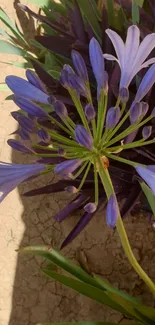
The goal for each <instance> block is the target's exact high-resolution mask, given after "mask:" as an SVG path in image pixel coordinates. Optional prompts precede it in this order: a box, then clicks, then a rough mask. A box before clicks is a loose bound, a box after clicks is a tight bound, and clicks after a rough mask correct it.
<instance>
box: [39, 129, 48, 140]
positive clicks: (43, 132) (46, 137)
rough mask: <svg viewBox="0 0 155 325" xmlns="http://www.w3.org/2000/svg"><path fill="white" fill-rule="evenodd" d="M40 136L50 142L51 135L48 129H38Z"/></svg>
mask: <svg viewBox="0 0 155 325" xmlns="http://www.w3.org/2000/svg"><path fill="white" fill-rule="evenodd" d="M38 136H39V138H40V139H41V140H42V141H45V142H46V141H47V142H49V141H50V135H49V133H48V132H47V131H46V130H44V129H40V130H39V131H38Z"/></svg>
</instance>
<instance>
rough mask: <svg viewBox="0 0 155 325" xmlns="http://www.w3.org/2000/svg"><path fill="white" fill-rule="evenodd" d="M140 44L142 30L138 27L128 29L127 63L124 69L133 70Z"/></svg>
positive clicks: (126, 44)
mask: <svg viewBox="0 0 155 325" xmlns="http://www.w3.org/2000/svg"><path fill="white" fill-rule="evenodd" d="M139 42H140V30H139V28H138V27H137V26H136V25H132V26H130V27H129V28H128V32H127V38H126V43H125V62H124V69H125V70H128V69H131V66H132V65H133V62H134V60H135V57H136V54H137V52H138V48H139Z"/></svg>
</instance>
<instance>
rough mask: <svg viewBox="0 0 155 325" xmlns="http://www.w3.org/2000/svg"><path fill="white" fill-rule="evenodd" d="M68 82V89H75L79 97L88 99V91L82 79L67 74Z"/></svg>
mask: <svg viewBox="0 0 155 325" xmlns="http://www.w3.org/2000/svg"><path fill="white" fill-rule="evenodd" d="M68 80H69V84H70V88H73V89H75V90H76V91H77V93H78V94H79V95H82V96H84V97H86V98H88V97H89V91H88V88H87V86H86V84H85V82H84V81H83V79H81V78H80V77H79V76H77V75H76V74H74V75H73V74H72V75H71V74H69V77H68Z"/></svg>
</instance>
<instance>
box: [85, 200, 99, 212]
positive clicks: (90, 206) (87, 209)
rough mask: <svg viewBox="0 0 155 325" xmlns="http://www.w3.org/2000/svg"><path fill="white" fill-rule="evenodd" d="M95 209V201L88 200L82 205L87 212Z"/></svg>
mask: <svg viewBox="0 0 155 325" xmlns="http://www.w3.org/2000/svg"><path fill="white" fill-rule="evenodd" d="M96 209H97V206H96V204H95V203H92V202H89V203H87V204H86V205H85V206H84V210H85V211H86V212H88V213H94V212H95V211H96Z"/></svg>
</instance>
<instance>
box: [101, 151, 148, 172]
mask: <svg viewBox="0 0 155 325" xmlns="http://www.w3.org/2000/svg"><path fill="white" fill-rule="evenodd" d="M104 154H105V155H106V157H108V158H111V159H113V160H117V161H120V162H122V163H124V164H127V165H130V166H132V167H134V168H135V167H137V166H139V165H140V166H143V167H146V166H145V165H143V164H140V163H136V162H134V161H132V160H127V159H125V158H122V157H119V156H116V155H113V154H110V153H107V152H106V153H105V152H104Z"/></svg>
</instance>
